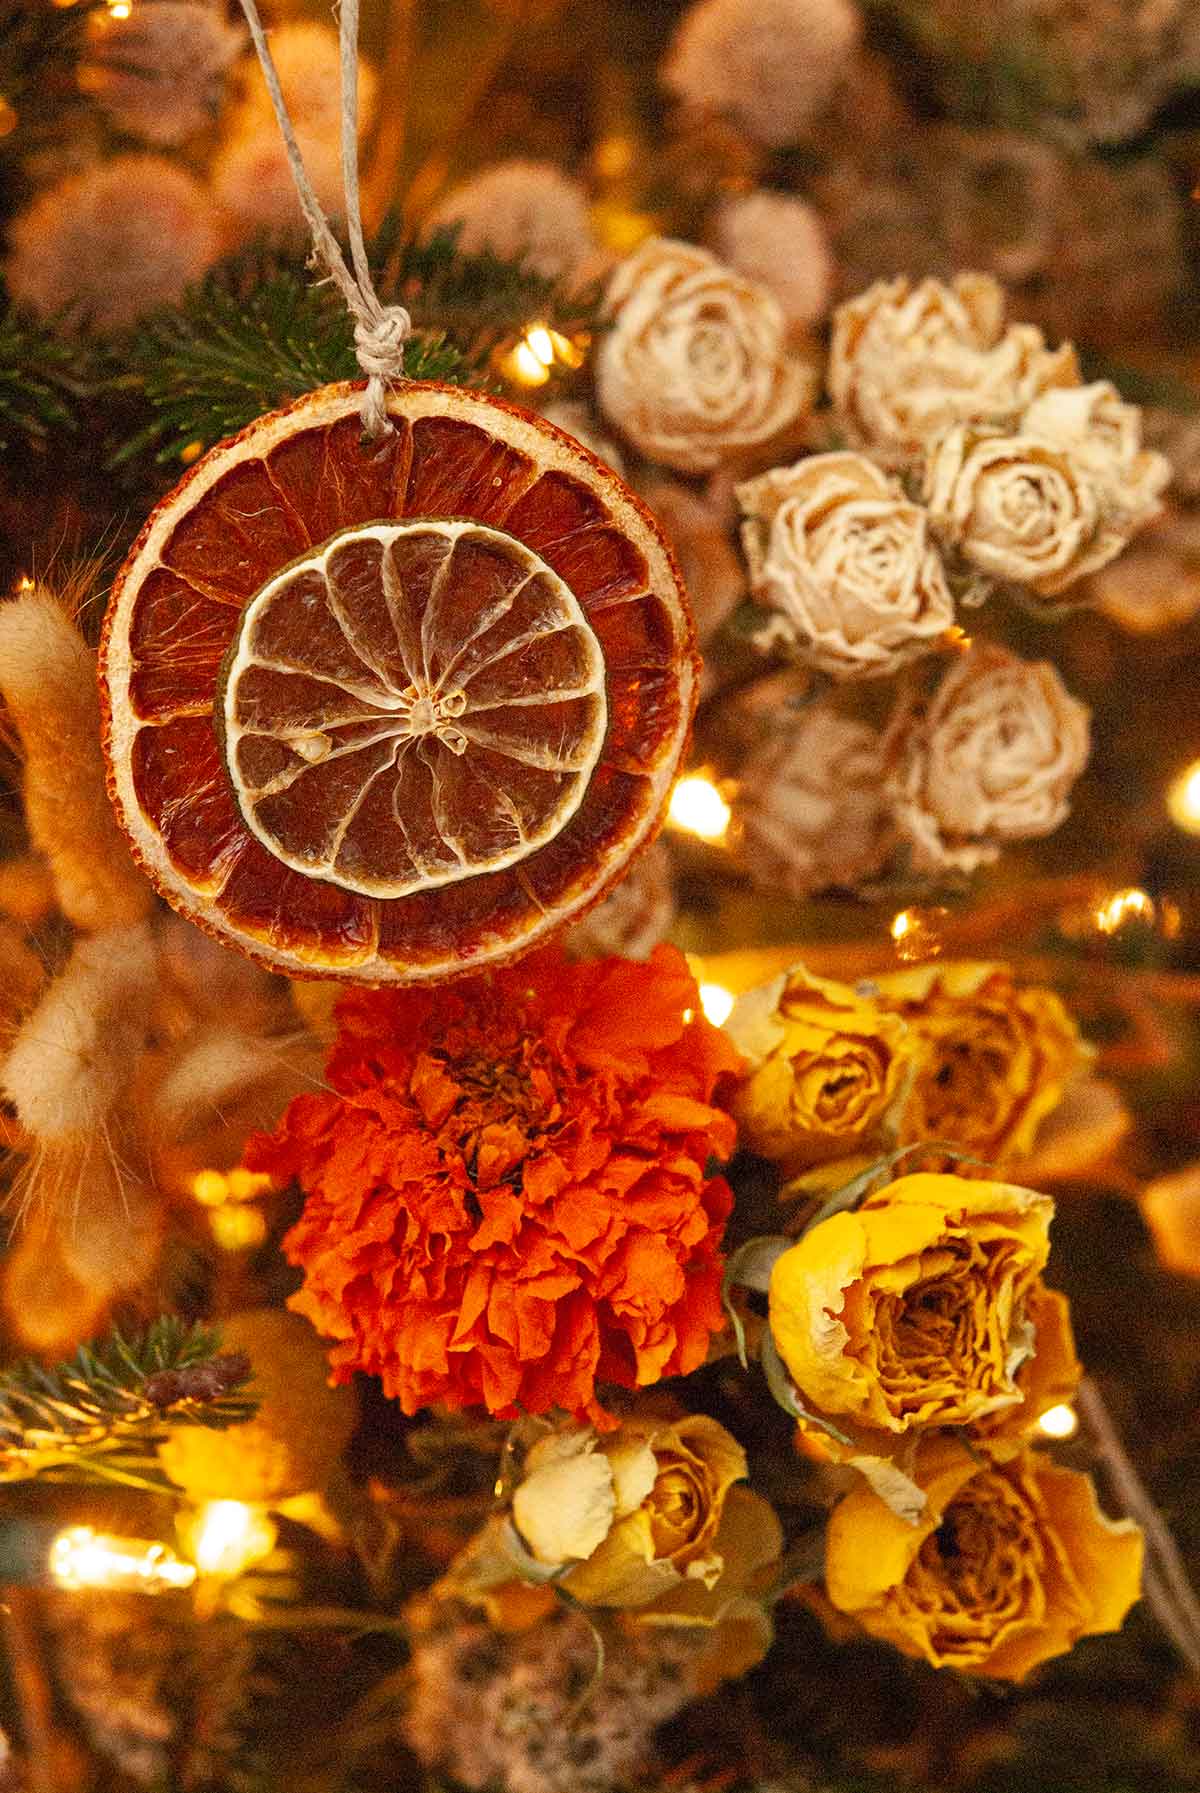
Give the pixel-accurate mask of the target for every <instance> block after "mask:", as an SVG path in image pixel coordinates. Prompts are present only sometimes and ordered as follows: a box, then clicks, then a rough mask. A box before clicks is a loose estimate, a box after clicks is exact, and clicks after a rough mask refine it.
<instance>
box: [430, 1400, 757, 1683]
mask: <svg viewBox="0 0 1200 1793" xmlns="http://www.w3.org/2000/svg"><path fill="white" fill-rule="evenodd" d="M745 1475H746V1454H745V1452H744V1451H743V1449H742V1447H741V1445H740V1444H738V1442H737V1440H736V1439H735V1438H734V1437H733V1436H732V1435H731V1434H730V1433H729V1432H727V1431H726V1430H725V1428H724V1426H722V1425H720V1424H719V1423H718V1422H717V1421H716V1420H714V1419H710V1418H708V1416H707V1415H706V1414H688V1415H684V1416H683V1417H681V1418H678V1419H668V1418H651V1417H646V1418H636V1417H635V1418H630V1419H627V1420H626V1421H625V1422H624V1424H623V1425H622V1426H621V1427H620V1428H619V1429H618V1430H617V1431H615V1432H610V1433H608V1434H607V1435H606V1436H604V1437H600V1436H599V1435H598V1434H597V1433H596V1432H595V1431H594V1430H593V1429H592V1428H591V1427H590V1426H569V1427H566V1428H564V1429H563V1430H561V1431H557V1432H552V1433H549V1434H548V1435H547V1436H546V1437H544V1438H542V1439H541V1440H539V1442H538V1443H537V1444H535V1445H534V1446H533V1448H532V1449H531V1450H530V1451H529V1453H528V1455H527V1456H526V1458H525V1462H524V1465H523V1473H522V1475H521V1479H520V1481H519V1483H518V1485H517V1487H516V1490H515V1492H514V1495H513V1503H512V1517H511V1520H508V1519H506V1518H504V1517H503V1516H501V1515H496V1516H495V1517H493V1518H492V1519H490V1520H489V1521H488V1523H487V1524H486V1525H485V1526H484V1528H483V1530H482V1532H480V1533H479V1534H478V1536H477V1537H476V1538H475V1539H474V1540H473V1541H472V1543H471V1544H469V1545H468V1546H467V1548H466V1549H465V1550H464V1551H463V1552H462V1553H461V1554H460V1556H459V1557H458V1558H457V1559H456V1560H455V1562H454V1564H453V1565H452V1567H451V1570H450V1572H449V1575H448V1576H447V1577H446V1580H445V1582H444V1583H443V1590H444V1591H445V1592H448V1593H452V1594H455V1595H457V1596H459V1597H461V1598H464V1599H467V1600H473V1601H478V1602H479V1603H481V1604H482V1605H484V1606H485V1607H486V1608H487V1610H488V1612H489V1615H490V1616H491V1617H492V1619H493V1621H494V1622H495V1623H496V1624H497V1625H499V1627H500V1628H501V1629H505V1630H507V1629H514V1628H520V1627H522V1626H524V1625H526V1624H528V1623H530V1622H532V1620H533V1619H534V1618H536V1617H537V1616H538V1614H539V1613H540V1612H541V1611H544V1610H545V1609H546V1608H547V1606H549V1605H552V1604H553V1599H554V1596H553V1593H552V1592H551V1590H550V1589H549V1588H548V1587H547V1586H546V1585H545V1584H546V1583H547V1582H549V1581H551V1580H553V1581H554V1582H555V1583H556V1584H557V1585H558V1586H560V1587H562V1588H564V1589H565V1590H566V1591H567V1592H568V1593H570V1594H571V1595H573V1597H574V1598H575V1599H576V1600H579V1601H581V1602H582V1603H583V1604H584V1605H585V1606H608V1607H619V1608H622V1609H624V1610H632V1611H634V1612H635V1613H636V1616H637V1619H638V1621H639V1622H640V1623H648V1624H671V1625H704V1626H716V1625H719V1624H721V1623H723V1622H724V1621H726V1620H727V1619H729V1618H730V1617H731V1616H734V1615H736V1616H739V1617H740V1618H742V1619H746V1618H749V1617H750V1616H751V1615H750V1612H749V1610H748V1604H749V1605H752V1604H753V1594H754V1591H755V1584H756V1581H757V1577H758V1576H759V1574H760V1572H761V1571H762V1570H763V1568H764V1567H765V1566H766V1565H768V1564H770V1563H772V1562H774V1561H775V1560H776V1559H777V1558H778V1556H779V1552H780V1548H781V1542H782V1540H781V1535H780V1530H779V1521H778V1520H777V1519H776V1517H775V1514H774V1512H773V1511H772V1509H771V1507H770V1506H769V1505H768V1503H767V1502H766V1501H765V1500H763V1499H762V1497H761V1496H760V1495H757V1494H754V1493H752V1492H751V1491H750V1489H748V1488H738V1487H735V1486H734V1484H735V1483H736V1482H739V1481H741V1480H743V1479H744V1477H745ZM755 1659H757V1657H756V1658H755Z"/></svg>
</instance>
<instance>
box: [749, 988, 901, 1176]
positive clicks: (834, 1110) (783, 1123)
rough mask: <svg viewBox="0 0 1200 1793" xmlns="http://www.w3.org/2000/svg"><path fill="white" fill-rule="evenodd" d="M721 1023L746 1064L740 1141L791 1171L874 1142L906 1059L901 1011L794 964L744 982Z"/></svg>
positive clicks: (890, 1112) (896, 1094)
mask: <svg viewBox="0 0 1200 1793" xmlns="http://www.w3.org/2000/svg"><path fill="white" fill-rule="evenodd" d="M725 1031H726V1032H727V1033H728V1034H729V1036H730V1038H731V1039H732V1040H733V1042H734V1044H735V1045H736V1046H737V1048H738V1050H739V1052H741V1053H742V1055H743V1057H744V1058H745V1059H746V1060H747V1063H748V1067H749V1069H748V1073H747V1075H746V1076H745V1079H744V1081H743V1082H742V1084H741V1087H740V1088H739V1090H738V1092H737V1095H736V1097H735V1100H734V1110H733V1111H734V1115H735V1118H736V1119H737V1122H738V1129H739V1136H740V1139H741V1142H742V1144H743V1145H746V1146H748V1147H749V1148H750V1150H751V1151H753V1152H758V1153H759V1154H760V1155H761V1156H762V1157H764V1158H771V1159H774V1160H775V1162H776V1163H778V1164H780V1165H781V1166H782V1167H783V1168H784V1169H785V1170H786V1171H789V1172H793V1171H798V1170H802V1169H804V1168H806V1167H808V1166H809V1165H813V1164H819V1163H822V1162H824V1161H826V1160H828V1159H834V1158H845V1157H849V1156H851V1155H852V1154H854V1153H856V1152H859V1151H863V1150H868V1151H870V1150H873V1149H874V1148H875V1147H876V1145H877V1144H878V1143H879V1141H880V1138H881V1135H882V1134H883V1132H884V1129H885V1127H886V1125H887V1123H888V1122H889V1120H890V1119H892V1118H893V1117H894V1114H895V1111H896V1109H897V1107H898V1105H899V1104H900V1103H901V1101H902V1100H903V1098H904V1094H905V1090H906V1087H907V1082H908V1079H909V1076H910V1074H911V1071H912V1068H913V1064H914V1052H913V1046H912V1044H911V1043H910V1040H909V1036H908V1030H907V1028H906V1027H905V1025H904V1022H903V1021H902V1020H901V1019H900V1017H899V1016H897V1015H894V1014H889V1013H887V1012H886V1011H885V1010H884V1009H883V1008H882V1007H881V1006H880V1005H879V1004H877V1003H876V1002H874V1001H873V1000H872V999H871V998H869V997H865V996H861V995H860V994H859V993H858V992H857V991H855V990H853V989H851V988H850V986H849V985H847V984H838V983H833V982H831V981H830V980H828V979H826V978H819V977H813V976H812V975H811V974H810V973H809V972H807V971H806V970H805V969H804V967H803V966H802V965H798V966H795V967H794V968H793V969H792V970H791V971H789V972H785V973H784V974H783V976H781V977H778V978H775V979H774V980H773V981H772V982H771V983H769V984H763V985H761V986H760V987H759V988H758V989H755V990H748V991H747V992H746V994H745V995H744V996H743V997H741V998H740V999H739V1001H738V1002H737V1004H736V1006H735V1007H734V1010H733V1013H732V1014H731V1015H730V1017H729V1020H728V1021H727V1022H726V1024H725Z"/></svg>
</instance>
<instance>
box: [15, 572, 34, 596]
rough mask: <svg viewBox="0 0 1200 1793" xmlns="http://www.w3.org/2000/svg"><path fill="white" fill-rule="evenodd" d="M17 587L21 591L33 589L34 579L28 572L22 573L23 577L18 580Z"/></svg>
mask: <svg viewBox="0 0 1200 1793" xmlns="http://www.w3.org/2000/svg"><path fill="white" fill-rule="evenodd" d="M16 589H17V591H19V592H23V591H32V590H33V580H32V579H31V578H30V577H29V574H28V573H22V574H21V577H20V578H19V579H18V580H17V584H16Z"/></svg>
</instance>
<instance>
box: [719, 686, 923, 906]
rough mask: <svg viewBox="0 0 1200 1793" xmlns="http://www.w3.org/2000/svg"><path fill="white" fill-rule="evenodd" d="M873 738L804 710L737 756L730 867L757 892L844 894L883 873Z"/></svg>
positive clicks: (878, 764) (860, 726) (823, 710)
mask: <svg viewBox="0 0 1200 1793" xmlns="http://www.w3.org/2000/svg"><path fill="white" fill-rule="evenodd" d="M882 786H883V756H882V753H881V750H880V740H879V737H878V735H876V733H875V732H874V730H873V729H871V728H869V727H868V726H867V724H866V723H863V722H855V721H852V720H851V719H850V718H849V717H846V716H842V715H840V714H839V713H838V711H837V710H835V709H834V708H833V707H832V706H831V705H829V704H827V703H819V702H818V703H812V704H809V705H808V707H807V708H806V709H804V710H802V711H801V712H800V714H799V715H798V716H797V718H796V720H795V722H794V723H793V724H792V726H791V727H789V728H781V729H779V730H778V732H777V733H774V734H771V735H769V736H768V737H767V738H766V740H765V741H763V742H762V743H761V745H760V746H758V747H757V748H755V749H754V750H753V751H752V752H751V753H750V754H748V755H747V757H746V759H745V761H744V762H743V764H742V767H741V778H740V783H739V786H738V791H737V794H736V796H735V798H734V803H733V840H734V845H735V851H736V853H737V857H738V860H739V861H740V863H741V864H742V866H743V867H744V868H745V870H746V871H747V872H748V873H749V875H750V876H751V878H752V879H753V880H754V882H755V883H756V884H758V885H760V886H761V887H762V888H763V889H764V890H775V891H784V892H786V894H787V895H789V896H793V897H797V898H800V897H805V896H808V895H810V894H811V893H812V892H813V891H816V890H826V889H830V888H835V887H836V888H841V889H849V890H853V889H855V888H857V887H858V886H859V885H861V884H863V883H865V882H867V881H868V880H869V879H871V878H873V877H875V876H876V875H877V874H878V873H879V872H880V871H881V869H882V868H883V865H884V864H885V862H886V860H887V857H888V853H889V850H890V848H891V844H892V828H891V823H890V818H889V815H888V811H887V807H886V805H885V804H884V801H883V797H882Z"/></svg>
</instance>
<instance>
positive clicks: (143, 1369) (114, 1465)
mask: <svg viewBox="0 0 1200 1793" xmlns="http://www.w3.org/2000/svg"><path fill="white" fill-rule="evenodd" d="M250 1375H251V1369H250V1363H249V1361H248V1359H247V1358H246V1357H244V1356H243V1355H241V1354H240V1353H238V1354H223V1353H222V1351H221V1339H220V1333H219V1332H218V1331H215V1330H212V1329H210V1328H208V1327H204V1326H197V1325H192V1324H188V1323H187V1322H185V1321H183V1320H179V1319H176V1318H175V1317H174V1316H173V1315H170V1314H168V1315H163V1316H161V1317H160V1318H159V1319H157V1320H155V1321H154V1322H153V1323H152V1324H151V1325H150V1326H149V1327H148V1328H147V1330H146V1331H145V1332H144V1333H142V1334H140V1335H139V1336H136V1337H128V1338H127V1337H126V1336H125V1334H124V1333H122V1332H121V1331H120V1329H119V1328H117V1327H114V1328H113V1329H112V1331H111V1332H109V1333H108V1334H107V1335H106V1337H104V1338H103V1339H100V1340H98V1341H96V1342H94V1343H92V1344H90V1345H81V1346H80V1347H79V1349H78V1351H77V1352H76V1353H75V1355H74V1357H72V1358H70V1359H68V1360H67V1361H65V1362H62V1363H57V1364H52V1365H45V1364H40V1363H37V1362H34V1361H33V1360H28V1361H25V1362H22V1363H17V1364H14V1365H11V1366H10V1367H9V1368H7V1369H5V1370H4V1371H2V1372H0V1482H21V1481H59V1482H63V1481H97V1480H99V1481H105V1482H111V1481H118V1482H127V1483H132V1484H133V1485H135V1486H138V1487H146V1486H152V1487H163V1486H166V1485H167V1484H166V1481H165V1478H164V1477H163V1475H162V1473H161V1471H160V1470H159V1469H158V1465H157V1461H156V1459H155V1456H154V1452H155V1449H156V1447H157V1445H158V1444H159V1443H160V1442H161V1441H162V1439H163V1437H165V1435H166V1430H167V1428H168V1426H177V1425H199V1426H208V1427H211V1428H213V1429H215V1430H224V1429H225V1428H226V1427H228V1426H235V1425H239V1424H240V1423H241V1422H242V1421H243V1420H247V1419H250V1418H252V1416H253V1414H254V1412H255V1410H256V1404H255V1402H254V1401H253V1400H251V1399H249V1398H248V1397H247V1395H246V1393H245V1389H246V1385H247V1384H248V1382H249V1380H250Z"/></svg>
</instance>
